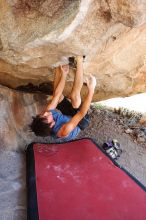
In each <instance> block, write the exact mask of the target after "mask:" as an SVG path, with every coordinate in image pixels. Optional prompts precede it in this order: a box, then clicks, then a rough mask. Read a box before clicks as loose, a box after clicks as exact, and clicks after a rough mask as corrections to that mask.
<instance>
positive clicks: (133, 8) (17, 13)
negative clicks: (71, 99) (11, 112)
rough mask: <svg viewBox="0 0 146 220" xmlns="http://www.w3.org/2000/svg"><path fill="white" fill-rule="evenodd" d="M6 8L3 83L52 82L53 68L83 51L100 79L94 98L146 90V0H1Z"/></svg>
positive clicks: (0, 55)
mask: <svg viewBox="0 0 146 220" xmlns="http://www.w3.org/2000/svg"><path fill="white" fill-rule="evenodd" d="M0 9H1V13H0V83H1V84H3V85H7V86H9V87H12V88H16V87H18V86H20V85H27V84H28V83H33V84H35V85H38V84H40V83H42V82H50V83H52V81H53V74H52V69H51V68H52V66H53V65H58V64H60V63H64V59H63V61H62V57H65V58H67V57H68V56H72V55H78V54H80V55H86V60H85V63H84V74H85V75H88V74H90V73H93V74H94V75H95V76H96V78H97V82H98V83H97V88H96V93H95V96H94V100H96V101H97V100H102V99H107V98H110V97H117V96H129V95H132V94H136V93H139V92H145V91H146V23H145V22H146V0H133V1H132V0H107V1H106V0H102V1H97V0H75V1H72V0H39V1H38V0H12V1H8V0H6V1H5V0H1V1H0ZM72 81H73V73H71V74H70V76H69V77H68V83H67V84H66V89H65V93H66V94H67V93H69V91H70V87H71V86H70V85H71V84H72ZM84 93H85V90H84V89H83V90H82V95H83V96H84Z"/></svg>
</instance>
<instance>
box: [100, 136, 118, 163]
mask: <svg viewBox="0 0 146 220" xmlns="http://www.w3.org/2000/svg"><path fill="white" fill-rule="evenodd" d="M102 147H103V149H104V151H105V152H106V154H107V155H108V156H109V157H111V158H112V159H114V160H116V159H118V157H120V155H121V153H122V150H121V149H120V144H119V142H118V141H117V140H115V139H113V140H112V141H108V142H106V143H104V144H103V145H102Z"/></svg>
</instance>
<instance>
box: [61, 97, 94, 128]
mask: <svg viewBox="0 0 146 220" xmlns="http://www.w3.org/2000/svg"><path fill="white" fill-rule="evenodd" d="M57 109H58V110H60V111H61V113H62V114H64V115H68V116H72V117H73V116H74V115H75V114H76V113H77V112H78V111H79V110H80V107H79V108H73V107H72V104H71V102H70V101H69V100H68V99H67V98H66V97H64V99H63V100H62V101H61V102H60V103H59V104H58V105H57ZM89 120H90V119H89V114H88V113H87V114H86V115H85V116H84V118H83V119H82V120H81V121H80V122H79V124H78V126H79V127H80V129H81V130H84V129H85V128H86V127H88V125H89Z"/></svg>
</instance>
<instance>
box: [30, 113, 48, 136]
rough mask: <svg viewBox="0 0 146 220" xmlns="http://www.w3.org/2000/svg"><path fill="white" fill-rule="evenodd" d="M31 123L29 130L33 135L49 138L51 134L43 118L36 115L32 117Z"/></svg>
mask: <svg viewBox="0 0 146 220" xmlns="http://www.w3.org/2000/svg"><path fill="white" fill-rule="evenodd" d="M32 118H33V120H32V123H31V124H30V126H29V127H30V130H31V131H33V132H34V133H35V135H36V136H42V137H46V136H49V135H50V133H51V128H50V124H51V123H46V122H45V119H44V118H43V117H40V115H37V116H35V117H32Z"/></svg>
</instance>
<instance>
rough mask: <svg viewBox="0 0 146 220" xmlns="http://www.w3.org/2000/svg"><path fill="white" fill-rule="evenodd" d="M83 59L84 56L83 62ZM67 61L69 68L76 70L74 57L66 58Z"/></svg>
mask: <svg viewBox="0 0 146 220" xmlns="http://www.w3.org/2000/svg"><path fill="white" fill-rule="evenodd" d="M85 57H86V56H83V62H84V60H85ZM68 61H69V66H70V67H71V68H73V69H76V68H77V61H76V57H69V58H68Z"/></svg>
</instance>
